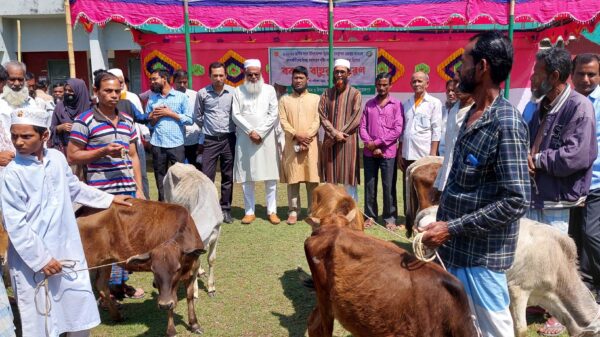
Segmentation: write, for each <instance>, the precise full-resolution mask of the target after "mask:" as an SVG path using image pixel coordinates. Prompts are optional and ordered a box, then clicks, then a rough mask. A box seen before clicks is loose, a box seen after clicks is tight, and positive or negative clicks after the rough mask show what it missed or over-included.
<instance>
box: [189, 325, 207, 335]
mask: <svg viewBox="0 0 600 337" xmlns="http://www.w3.org/2000/svg"><path fill="white" fill-rule="evenodd" d="M190 331H191V332H192V333H193V334H196V335H202V334H203V333H204V330H202V328H201V327H200V326H199V325H194V326H192V327H190Z"/></svg>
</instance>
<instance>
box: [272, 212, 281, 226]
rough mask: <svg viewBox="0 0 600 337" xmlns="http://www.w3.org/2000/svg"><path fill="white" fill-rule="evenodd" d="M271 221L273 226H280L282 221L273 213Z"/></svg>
mask: <svg viewBox="0 0 600 337" xmlns="http://www.w3.org/2000/svg"><path fill="white" fill-rule="evenodd" d="M269 221H270V222H271V223H272V224H273V225H279V223H280V222H281V219H279V217H278V216H277V214H275V213H271V214H269Z"/></svg>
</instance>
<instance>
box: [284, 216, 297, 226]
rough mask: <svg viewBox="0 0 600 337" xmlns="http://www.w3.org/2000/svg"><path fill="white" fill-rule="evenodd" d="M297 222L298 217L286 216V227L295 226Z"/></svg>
mask: <svg viewBox="0 0 600 337" xmlns="http://www.w3.org/2000/svg"><path fill="white" fill-rule="evenodd" d="M297 221H298V217H297V216H295V215H290V216H288V218H287V221H286V222H287V224H288V225H295V224H296V222H297Z"/></svg>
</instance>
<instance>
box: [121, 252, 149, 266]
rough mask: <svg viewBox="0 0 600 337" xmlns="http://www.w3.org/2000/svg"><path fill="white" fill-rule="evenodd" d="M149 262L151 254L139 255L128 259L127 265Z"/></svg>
mask: <svg viewBox="0 0 600 337" xmlns="http://www.w3.org/2000/svg"><path fill="white" fill-rule="evenodd" d="M148 260H150V253H144V254H138V255H134V256H132V257H130V258H128V259H127V262H126V264H130V263H140V262H146V261H148Z"/></svg>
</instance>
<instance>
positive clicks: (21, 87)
mask: <svg viewBox="0 0 600 337" xmlns="http://www.w3.org/2000/svg"><path fill="white" fill-rule="evenodd" d="M4 68H6V72H7V73H8V79H7V80H6V84H5V85H4V88H3V89H2V95H0V122H1V123H2V126H3V128H4V133H5V135H6V137H8V138H7V139H10V115H11V113H12V111H13V110H15V109H18V108H27V107H29V106H32V105H33V106H35V107H37V104H36V102H35V100H34V99H33V98H31V97H30V96H29V88H28V87H27V85H26V82H25V72H26V71H27V70H26V68H25V64H24V63H21V62H18V61H9V62H7V63H5V64H4Z"/></svg>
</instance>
